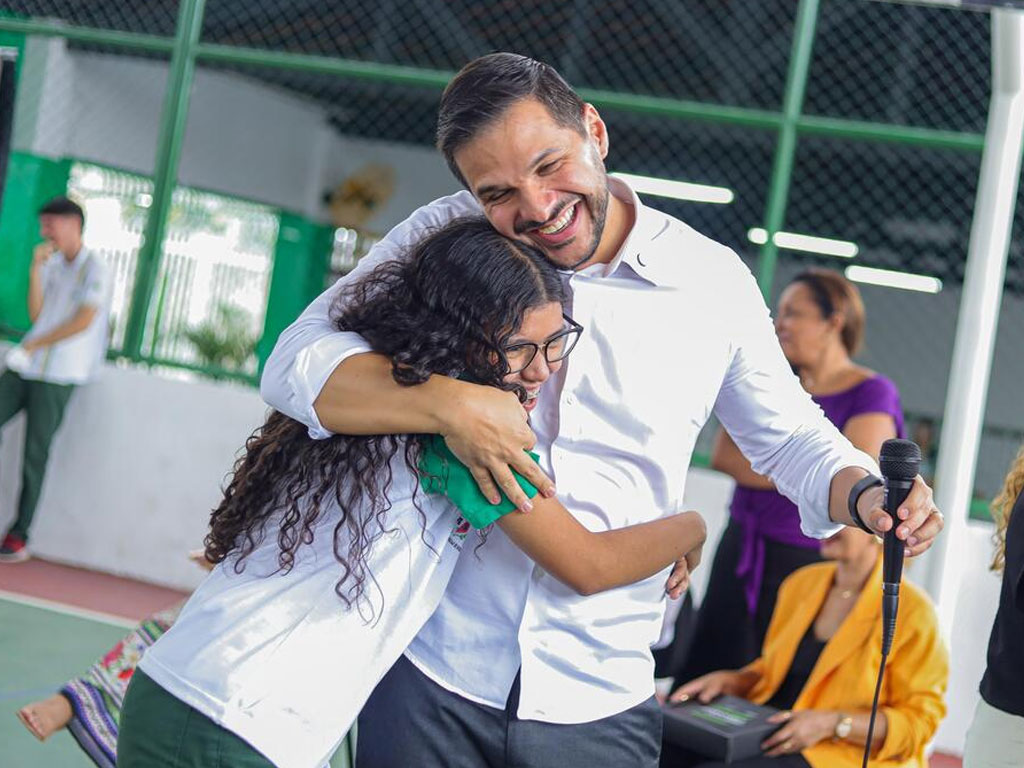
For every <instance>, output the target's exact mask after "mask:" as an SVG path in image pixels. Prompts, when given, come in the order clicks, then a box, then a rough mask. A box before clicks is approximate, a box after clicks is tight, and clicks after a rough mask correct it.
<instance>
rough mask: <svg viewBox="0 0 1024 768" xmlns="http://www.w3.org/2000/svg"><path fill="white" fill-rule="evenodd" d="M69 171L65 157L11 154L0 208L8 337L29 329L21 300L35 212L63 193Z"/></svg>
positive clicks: (0, 271) (3, 325) (2, 317)
mask: <svg viewBox="0 0 1024 768" xmlns="http://www.w3.org/2000/svg"><path fill="white" fill-rule="evenodd" d="M70 172H71V160H70V159H67V158H62V159H60V160H52V159H50V158H46V157H39V156H37V155H29V154H26V153H23V152H12V153H11V157H10V160H9V162H8V165H7V181H6V185H5V187H4V197H3V203H2V207H0V276H2V279H0V330H2V331H5V332H6V333H8V334H10V333H11V331H12V329H13V330H14V331H26V330H28V327H29V319H28V308H27V306H26V304H25V297H26V295H27V293H28V272H29V267H30V265H31V263H32V248H33V246H35V244H36V243H38V242H39V240H40V238H39V221H38V219H37V217H36V211H38V210H39V208H40V207H42V205H43V204H44V203H46V201H48V200H49V199H50V198H53V197H56V196H57V195H63V194H66V192H67V188H68V175H69V174H70Z"/></svg>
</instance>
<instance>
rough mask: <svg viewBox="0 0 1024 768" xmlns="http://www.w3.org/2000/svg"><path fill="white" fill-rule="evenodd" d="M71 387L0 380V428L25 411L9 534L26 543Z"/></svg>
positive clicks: (10, 376)
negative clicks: (15, 512) (15, 503)
mask: <svg viewBox="0 0 1024 768" xmlns="http://www.w3.org/2000/svg"><path fill="white" fill-rule="evenodd" d="M74 389H75V387H74V385H73V384H51V383H49V382H47V381H33V380H31V379H23V378H21V376H19V375H18V374H16V373H15V372H14V371H5V372H4V374H3V376H0V427H2V426H3V425H4V424H6V423H7V422H8V421H10V419H11V417H12V416H14V415H15V414H16V413H18V412H19V411H22V410H23V411H25V415H26V417H27V418H26V421H25V454H24V458H23V459H22V464H21V496H20V497H19V499H18V517H17V519H16V520H15V521H14V526H13V527H12V528H11V530H10V532H11V533H13V534H15V535H17V536H20V537H21V538H22V540H24V541H28V527H29V526H30V525H31V524H32V517H33V515H35V513H36V505H37V504H38V503H39V494H40V493H42V490H43V479H44V478H45V477H46V462H47V461H48V460H49V458H50V444H51V443H52V442H53V436H54V435H55V434H56V432H57V428H58V427H59V426H60V423H61V420H62V419H63V418H64V409H65V408H66V407H67V404H68V400H69V399H70V398H71V393H72V392H73V391H74Z"/></svg>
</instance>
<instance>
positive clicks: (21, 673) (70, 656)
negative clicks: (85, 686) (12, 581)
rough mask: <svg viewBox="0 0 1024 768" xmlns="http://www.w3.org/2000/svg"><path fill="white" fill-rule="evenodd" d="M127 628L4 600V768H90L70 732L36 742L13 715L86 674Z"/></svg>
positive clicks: (0, 632)
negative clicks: (74, 678)
mask: <svg viewBox="0 0 1024 768" xmlns="http://www.w3.org/2000/svg"><path fill="white" fill-rule="evenodd" d="M126 631H127V630H126V628H125V627H120V626H114V625H112V624H106V623H101V622H99V621H92V620H89V619H84V618H79V617H77V616H69V615H66V614H62V613H57V612H55V611H50V610H47V609H45V608H36V607H34V606H28V605H20V604H18V603H13V602H10V601H8V600H4V599H0V744H2V745H3V756H2V758H0V763H2V764H3V766H4V768H79V767H81V768H91V767H92V766H93V763H92V761H90V760H89V759H88V758H87V757H85V755H84V754H83V753H82V752H81V751H80V750H79V749H78V745H77V744H75V740H74V739H73V738H71V736H70V734H68V733H67V732H61V733H58V734H55V735H54V736H53V737H51V738H50V739H49V740H48V741H47V742H46V743H45V744H40V743H39V742H38V741H36V740H35V739H34V738H33V737H32V736H31V735H30V734H29V732H28V731H26V730H25V729H24V727H22V725H21V723H20V722H18V719H17V718H16V717H15V715H14V713H15V712H16V711H17V709H18V708H19V707H21V706H22V705H23V704H27V703H28V702H30V701H33V700H35V699H42V698H45V697H47V696H49V695H50V694H51V693H53V692H54V691H56V690H57V689H58V688H60V687H61V685H63V683H64V681H65V680H68V679H70V678H72V677H75V676H76V675H80V674H82V672H84V671H85V670H87V669H88V668H89V666H90V665H91V664H92V663H93V662H94V661H96V659H97V658H98V657H99V656H100V655H101V654H103V653H105V652H106V651H107V650H108V649H109V648H110V647H111V646H113V645H114V643H116V642H117V641H118V640H120V639H121V637H123V636H124V634H125V632H126Z"/></svg>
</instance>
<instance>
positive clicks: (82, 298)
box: [78, 256, 110, 309]
mask: <svg viewBox="0 0 1024 768" xmlns="http://www.w3.org/2000/svg"><path fill="white" fill-rule="evenodd" d="M87 266H88V271H87V273H86V274H85V276H84V277H85V279H84V280H83V282H82V286H81V288H80V290H79V292H78V306H79V307H92V308H93V309H102V308H103V307H105V306H106V305H107V304H108V303H109V302H110V270H109V269H107V265H106V264H104V263H103V262H102V261H100V260H99V258H97V257H95V256H93V257H92V258H91V259H90V263H89V264H88V265H87Z"/></svg>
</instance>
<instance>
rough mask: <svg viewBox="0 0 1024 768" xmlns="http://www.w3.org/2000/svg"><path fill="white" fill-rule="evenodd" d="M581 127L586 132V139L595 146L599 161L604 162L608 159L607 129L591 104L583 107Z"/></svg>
mask: <svg viewBox="0 0 1024 768" xmlns="http://www.w3.org/2000/svg"><path fill="white" fill-rule="evenodd" d="M583 127H584V130H586V132H587V137H588V138H589V139H590V140H591V141H593V142H594V144H595V145H596V146H597V150H598V152H599V153H600V155H601V159H602V160H604V159H605V158H606V157H608V128H607V126H605V124H604V120H602V119H601V115H600V114H598V111H597V108H596V107H595V106H594V105H593V104H584V105H583Z"/></svg>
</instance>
